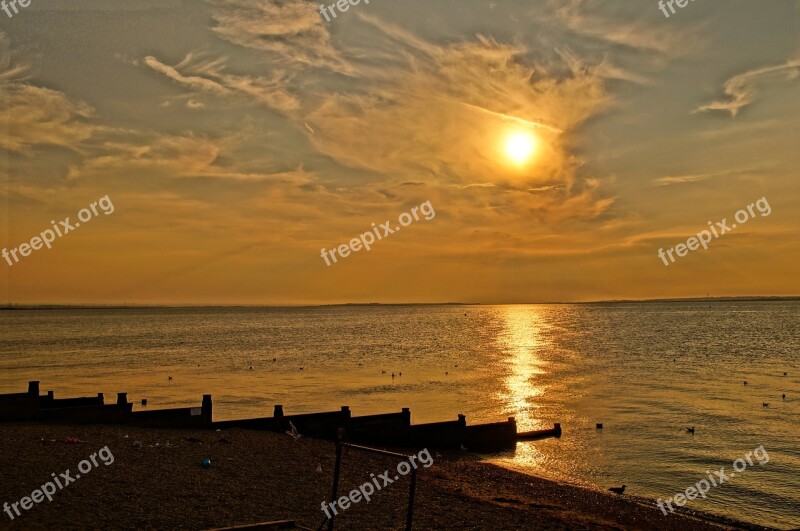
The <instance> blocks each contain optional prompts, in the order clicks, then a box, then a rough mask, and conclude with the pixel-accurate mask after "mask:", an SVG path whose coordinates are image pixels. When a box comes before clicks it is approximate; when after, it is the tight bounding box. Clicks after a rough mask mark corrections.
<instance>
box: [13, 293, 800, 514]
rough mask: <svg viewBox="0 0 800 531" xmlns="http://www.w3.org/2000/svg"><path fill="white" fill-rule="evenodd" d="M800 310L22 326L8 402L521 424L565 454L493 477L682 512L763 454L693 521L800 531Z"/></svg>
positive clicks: (17, 318) (266, 316)
mask: <svg viewBox="0 0 800 531" xmlns="http://www.w3.org/2000/svg"><path fill="white" fill-rule="evenodd" d="M799 308H800V305H799V304H798V303H774V302H773V303H714V304H701V303H665V304H615V305H533V306H397V307H391V306H390V307H386V306H375V307H328V308H269V309H264V308H258V309H161V310H117V311H100V310H77V311H13V312H9V311H6V312H0V392H20V391H24V390H25V389H26V385H27V384H26V383H27V381H28V380H30V379H39V380H41V381H42V391H43V392H44V391H46V390H49V389H53V390H55V391H56V396H60V397H66V396H80V395H93V394H95V393H97V392H100V391H102V392H104V393H106V397H107V400H113V399H114V397H115V396H116V395H115V393H116V392H118V391H127V392H128V396H129V399H131V400H132V401H134V402H135V403H138V402H139V400H140V399H141V398H145V397H146V398H148V399H149V402H150V407H151V408H158V407H174V406H189V405H198V406H199V404H200V399H201V395H202V394H204V393H211V394H213V395H214V406H215V417H216V418H217V419H229V418H239V417H248V416H265V415H271V414H272V406H273V404H283V405H284V410H285V412H286V413H287V414H292V413H304V412H310V411H321V410H334V409H338V408H339V407H340V406H342V405H349V406H350V407H351V408H352V410H353V413H354V414H355V415H361V414H370V413H378V412H391V411H399V409H400V408H401V407H411V411H412V421H413V422H431V421H439V420H451V419H455V418H456V415H457V414H458V413H464V414H466V415H467V421H468V422H472V423H474V422H481V421H498V420H505V418H506V417H508V416H515V417H516V418H517V422H518V426H519V429H520V430H528V429H537V428H542V427H551V426H552V424H553V423H554V422H561V423H562V425H563V428H564V436H563V437H562V438H561V439H560V440H546V441H539V442H533V443H520V444H519V445H518V446H517V450H516V452H514V453H513V454H512V453H509V454H504V455H500V456H496V457H493V458H492V460H494V461H497V462H500V463H502V464H504V465H505V466H509V467H513V468H517V469H520V470H524V471H529V472H533V473H536V474H539V475H543V476H546V477H553V478H557V479H561V480H565V481H569V482H572V483H581V484H590V485H596V486H599V487H601V488H607V487H608V486H611V485H619V484H621V483H625V484H627V485H628V487H629V492H630V493H631V494H634V495H639V496H648V497H653V498H656V497H661V498H667V497H672V496H674V494H675V493H677V492H681V491H683V490H685V489H686V488H687V487H689V486H691V485H693V484H694V483H696V482H697V481H698V480H700V479H703V478H704V477H705V476H706V472H705V471H706V470H719V468H720V467H721V466H725V467H726V469H727V470H730V468H731V463H732V461H733V460H735V459H737V458H739V457H743V456H744V454H746V453H747V452H749V451H752V450H753V449H755V448H756V447H758V446H761V445H763V446H764V447H765V448H766V450H767V452H768V454H769V458H770V460H769V463H766V464H764V465H761V466H759V465H758V464H757V463H756V464H755V465H754V466H753V467H748V468H747V470H746V471H744V472H742V473H741V474H737V475H736V477H735V478H732V479H730V480H729V482H727V483H725V484H724V485H722V486H719V487H717V488H715V489H712V490H711V491H710V492H709V494H708V499H707V500H705V501H704V500H701V499H698V500H695V501H691V502H689V506H690V507H692V508H695V509H701V510H705V511H709V512H714V513H717V514H722V515H726V516H732V517H735V518H739V519H743V520H747V521H751V522H755V523H760V524H764V525H772V526H776V527H781V528H784V529H787V528H792V527H800V425H799V424H798V422H797V421H798V419H800V416H798V413H800V385H798V383H800V326H799V325H800V320H799V319H798V317H799V315H798V309H799ZM273 358H277V361H276V362H273V361H272V359H273ZM251 366H252V367H253V369H252V370H250V367H251ZM300 367H304V370H300ZM382 370H385V371H387V372H386V374H382V373H381V371H382ZM392 371H394V372H395V373H396V374H397V375H396V377H395V378H394V379H392V376H391V373H392ZM784 371H786V372H788V373H789V374H788V376H783V373H784ZM400 373H402V376H400V375H399V374H400ZM168 375H171V376H173V381H171V382H170V381H168V379H167V376H168ZM743 380H748V381H749V385H747V386H744V385H743V383H742V382H743ZM783 393H785V394H786V400H783V399H782V398H781V394H783ZM762 402H768V403H769V404H770V407H768V408H762V406H761V404H762ZM596 422H603V423H604V425H605V429H604V430H602V431H598V430H596V429H595V423H596ZM686 426H694V427H695V428H696V434H695V435H694V436H692V435H688V434H687V433H686V432H685V431H684V427H686Z"/></svg>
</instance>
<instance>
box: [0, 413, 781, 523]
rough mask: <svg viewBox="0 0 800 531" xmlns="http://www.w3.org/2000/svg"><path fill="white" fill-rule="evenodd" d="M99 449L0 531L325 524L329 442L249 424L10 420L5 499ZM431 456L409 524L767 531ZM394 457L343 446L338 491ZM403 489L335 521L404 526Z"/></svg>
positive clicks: (458, 456) (1, 447)
mask: <svg viewBox="0 0 800 531" xmlns="http://www.w3.org/2000/svg"><path fill="white" fill-rule="evenodd" d="M77 441H80V442H77ZM106 446H107V447H108V449H109V450H110V452H111V453H112V454H113V457H114V459H113V463H110V464H108V465H105V464H104V463H103V462H100V463H99V465H98V466H97V467H96V468H94V469H93V470H91V472H89V473H87V474H84V475H83V476H82V477H81V478H80V479H76V480H74V481H73V482H72V483H70V484H69V485H67V486H66V487H64V488H63V489H62V490H59V491H58V492H56V493H55V494H54V495H53V501H52V502H48V501H47V500H46V499H45V500H43V501H42V502H41V503H38V504H33V507H32V508H30V509H29V510H27V511H22V514H21V515H20V516H17V517H15V519H14V520H13V521H12V520H11V519H10V518H9V516H8V515H7V514H6V513H2V518H0V528H2V529H53V528H58V529H213V528H219V527H227V526H234V525H243V524H254V523H258V522H267V521H275V520H293V521H295V522H296V523H297V525H298V526H300V527H301V528H308V529H317V528H318V527H319V526H320V524H322V523H323V520H325V516H324V514H323V512H322V510H321V504H322V502H323V501H325V502H327V501H330V496H331V486H332V479H333V469H334V462H335V444H334V443H333V442H330V441H323V440H315V439H310V438H306V437H301V438H300V439H297V440H295V439H294V438H292V437H290V436H289V435H284V434H276V433H268V432H257V431H247V430H226V431H219V432H218V431H204V430H170V429H151V428H130V427H126V426H67V425H43V424H14V423H12V424H4V425H2V426H0V467H2V469H3V470H13V471H14V472H15V474H14V475H13V476H9V475H4V478H7V479H6V480H5V481H4V482H3V484H2V486H0V503H9V504H11V503H14V502H16V501H18V500H20V499H22V498H23V497H25V496H31V493H32V491H34V490H35V489H38V488H39V487H40V486H41V485H42V484H43V483H45V482H47V481H49V480H50V479H51V475H52V474H53V473H55V474H59V473H62V472H64V471H66V470H67V469H69V470H71V471H72V475H73V476H74V475H75V473H76V471H77V469H78V464H79V463H80V462H81V461H82V460H87V459H89V457H90V455H91V454H93V453H95V452H97V451H98V450H99V449H101V448H104V447H106ZM402 452H403V453H407V454H410V453H411V451H409V450H406V451H402ZM431 455H432V456H434V461H433V464H432V466H430V467H429V468H422V467H420V468H419V473H418V482H417V489H416V502H415V504H414V529H426V530H427V529H431V530H433V529H436V530H438V529H474V530H479V529H481V530H482V529H487V530H488V529H664V530H668V529H675V530H678V529H698V530H705V529H709V530H712V529H715V530H719V529H767V528H763V527H758V526H753V525H747V524H742V523H738V522H735V521H725V520H721V519H719V518H716V517H711V516H708V515H704V514H701V513H694V512H690V511H684V512H683V513H682V514H678V513H676V514H673V515H669V516H664V515H663V514H662V513H661V512H660V511H659V510H658V509H657V508H656V507H655V504H654V502H653V501H652V500H648V499H644V498H638V497H636V496H629V495H627V494H626V495H623V496H617V495H614V494H611V493H608V492H604V491H600V490H596V489H590V488H585V487H577V486H572V485H567V484H562V483H558V482H554V481H550V480H546V479H542V478H539V477H535V476H530V475H525V474H520V473H517V472H513V471H510V470H507V469H504V468H501V467H498V466H495V465H492V464H489V463H486V462H484V461H482V460H481V459H480V458H479V457H478V456H475V455H472V454H469V453H466V452H443V453H439V452H435V451H431ZM204 459H208V460H210V463H211V464H210V466H208V467H207V468H206V467H203V466H202V463H203V460H204ZM396 465H397V463H396V462H395V461H394V460H393V458H389V457H384V456H375V455H372V454H366V453H363V452H358V451H355V450H352V449H345V451H344V455H343V460H342V473H341V479H340V487H339V493H340V494H342V493H347V491H349V490H351V489H354V488H356V487H357V486H358V485H360V484H362V483H363V482H364V481H365V480H368V479H369V476H370V474H375V475H376V476H377V475H378V474H379V473H381V472H383V471H385V470H387V469H388V470H393V469H394V468H395V467H396ZM409 487H410V479H409V477H404V478H401V479H400V480H399V481H396V482H395V483H393V484H392V485H390V486H388V487H386V488H384V489H383V490H381V491H379V492H378V493H376V494H375V495H374V496H373V498H372V500H371V501H370V503H364V502H363V501H362V502H361V503H358V504H354V505H352V506H351V507H350V508H349V509H348V510H346V511H344V512H342V513H340V514H339V516H337V518H336V529H359V530H361V529H386V530H390V529H404V528H405V518H406V510H407V503H408V494H409ZM629 490H630V491H632V492H634V493H635V486H632V487H631V486H629ZM12 514H13V513H12Z"/></svg>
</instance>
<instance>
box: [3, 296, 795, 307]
mask: <svg viewBox="0 0 800 531" xmlns="http://www.w3.org/2000/svg"><path fill="white" fill-rule="evenodd" d="M793 301H800V296H799V295H734V296H721V297H666V298H664V297H661V298H653V299H604V300H591V301H566V302H565V301H545V302H396V303H392V302H388V303H387V302H343V303H330V304H213V303H212V304H208V303H200V304H17V303H9V304H4V305H0V310H81V309H84V310H125V309H182V308H328V307H339V306H516V305H549V304H631V303H658V302H793Z"/></svg>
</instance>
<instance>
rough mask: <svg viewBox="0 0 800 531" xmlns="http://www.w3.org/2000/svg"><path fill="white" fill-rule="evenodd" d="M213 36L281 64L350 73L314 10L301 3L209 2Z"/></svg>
mask: <svg viewBox="0 0 800 531" xmlns="http://www.w3.org/2000/svg"><path fill="white" fill-rule="evenodd" d="M209 4H211V5H212V6H214V7H215V8H216V9H215V10H214V14H213V20H214V26H213V27H212V30H213V31H214V33H215V34H216V35H217V36H218V37H220V38H222V39H224V40H226V41H229V42H231V43H233V44H236V45H238V46H243V47H245V48H250V49H253V50H259V51H262V52H267V53H269V54H270V55H272V56H273V58H275V59H277V60H279V61H281V62H283V63H284V64H295V65H307V66H312V67H321V68H328V69H331V70H334V71H337V72H342V73H348V72H351V71H352V69H351V67H350V66H349V65H348V64H347V62H346V61H344V60H343V59H342V57H341V55H340V54H339V52H338V51H337V49H336V46H335V45H334V43H333V42H332V39H331V35H330V33H329V32H328V29H327V28H326V27H325V25H324V24H323V22H322V19H321V17H320V15H319V12H318V7H317V5H316V4H314V3H309V2H306V1H304V0H209Z"/></svg>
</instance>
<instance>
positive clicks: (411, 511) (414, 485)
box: [406, 463, 417, 531]
mask: <svg viewBox="0 0 800 531" xmlns="http://www.w3.org/2000/svg"><path fill="white" fill-rule="evenodd" d="M414 465H416V463H414ZM416 492H417V468H416V466H414V467H412V468H411V492H410V493H409V495H408V516H406V531H411V523H412V521H413V520H414V494H415V493H416Z"/></svg>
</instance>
